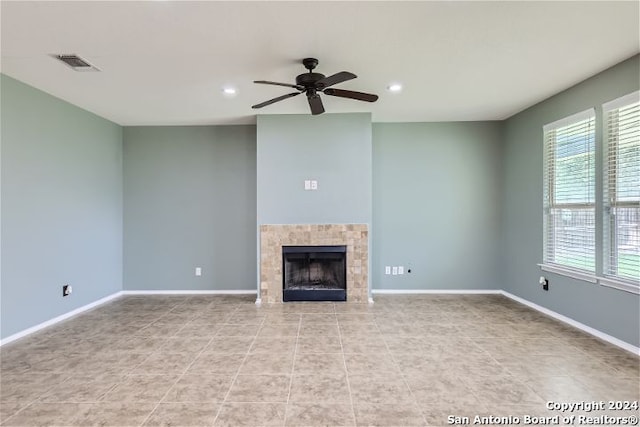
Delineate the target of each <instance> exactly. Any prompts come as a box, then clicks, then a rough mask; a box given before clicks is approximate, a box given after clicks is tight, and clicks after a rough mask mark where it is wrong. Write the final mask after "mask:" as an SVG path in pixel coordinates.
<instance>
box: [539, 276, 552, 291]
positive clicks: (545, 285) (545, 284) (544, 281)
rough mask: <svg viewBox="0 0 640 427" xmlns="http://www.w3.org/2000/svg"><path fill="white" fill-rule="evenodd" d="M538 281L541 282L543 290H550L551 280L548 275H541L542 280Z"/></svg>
mask: <svg viewBox="0 0 640 427" xmlns="http://www.w3.org/2000/svg"><path fill="white" fill-rule="evenodd" d="M538 283H540V285H541V286H542V290H545V291H548V290H549V280H548V279H547V278H546V277H544V276H540V280H538Z"/></svg>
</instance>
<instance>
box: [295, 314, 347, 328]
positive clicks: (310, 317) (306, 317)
mask: <svg viewBox="0 0 640 427" xmlns="http://www.w3.org/2000/svg"><path fill="white" fill-rule="evenodd" d="M300 318H301V320H302V326H309V325H315V324H318V323H322V324H333V325H337V324H338V318H337V317H336V314H335V313H324V314H323V313H302V314H301V315H300Z"/></svg>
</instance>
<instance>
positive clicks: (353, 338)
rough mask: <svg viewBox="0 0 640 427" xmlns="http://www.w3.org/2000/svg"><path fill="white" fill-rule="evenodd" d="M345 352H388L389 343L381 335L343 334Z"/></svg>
mask: <svg viewBox="0 0 640 427" xmlns="http://www.w3.org/2000/svg"><path fill="white" fill-rule="evenodd" d="M340 339H341V341H342V349H343V351H344V353H345V354H346V353H375V354H381V353H388V351H387V344H386V343H385V341H384V339H383V338H382V336H381V335H365V336H358V335H342V336H341V337H340Z"/></svg>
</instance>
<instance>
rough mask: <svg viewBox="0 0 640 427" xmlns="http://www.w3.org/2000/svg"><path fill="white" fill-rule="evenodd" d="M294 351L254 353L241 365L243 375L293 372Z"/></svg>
mask: <svg viewBox="0 0 640 427" xmlns="http://www.w3.org/2000/svg"><path fill="white" fill-rule="evenodd" d="M292 368H293V354H292V353H273V354H268V353H252V354H249V355H247V358H246V360H245V361H244V363H243V364H242V366H241V367H240V374H241V375H261V374H262V375H264V374H291V370H292Z"/></svg>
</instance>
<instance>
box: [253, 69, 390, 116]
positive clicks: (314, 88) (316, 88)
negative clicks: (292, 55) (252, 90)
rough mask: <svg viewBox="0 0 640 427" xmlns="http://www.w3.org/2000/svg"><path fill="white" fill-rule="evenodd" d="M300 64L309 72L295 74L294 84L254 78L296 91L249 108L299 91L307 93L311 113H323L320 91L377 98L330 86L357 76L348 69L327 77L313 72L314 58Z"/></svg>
mask: <svg viewBox="0 0 640 427" xmlns="http://www.w3.org/2000/svg"><path fill="white" fill-rule="evenodd" d="M302 65H304V67H305V68H306V69H307V70H309V72H308V73H304V74H300V75H299V76H297V77H296V84H289V83H277V82H269V81H266V80H255V81H254V83H259V84H265V85H276V86H285V87H290V88H294V89H296V90H297V92H291V93H288V94H286V95H282V96H279V97H277V98H273V99H270V100H268V101H265V102H261V103H260V104H256V105H253V106H252V107H251V108H262V107H266V106H267V105H271V104H273V103H275V102H279V101H282V100H285V99H287V98H291V97H293V96H296V95H300V94H301V93H305V94H306V95H307V100H308V101H309V107H310V108H311V114H313V115H316V114H322V113H324V106H323V105H322V99H320V93H324V94H325V95H330V96H338V97H340V98H349V99H356V100H358V101H367V102H375V101H377V100H378V95H374V94H371V93H363V92H355V91H352V90H344V89H333V88H332V87H330V86H333V85H336V84H338V83H342V82H346V81H347V80H351V79H355V78H356V77H358V76H356V75H355V74H353V73H350V72H348V71H340V72H339V73H336V74H333V75H331V76H329V77H325V75H324V74H320V73H314V72H313V70H314V68H316V66H317V65H318V60H317V59H315V58H305V59H303V60H302Z"/></svg>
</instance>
